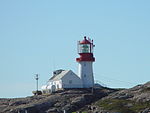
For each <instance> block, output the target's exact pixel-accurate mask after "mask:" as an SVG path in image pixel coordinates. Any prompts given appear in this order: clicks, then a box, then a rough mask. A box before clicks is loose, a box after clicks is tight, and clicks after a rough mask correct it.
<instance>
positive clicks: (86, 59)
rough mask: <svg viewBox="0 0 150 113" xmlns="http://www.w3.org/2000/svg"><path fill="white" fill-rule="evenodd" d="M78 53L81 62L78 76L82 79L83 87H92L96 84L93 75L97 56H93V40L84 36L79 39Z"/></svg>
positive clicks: (78, 59) (78, 60) (77, 59)
mask: <svg viewBox="0 0 150 113" xmlns="http://www.w3.org/2000/svg"><path fill="white" fill-rule="evenodd" d="M77 46H78V54H79V55H80V57H79V58H76V61H77V62H78V63H79V67H78V76H79V77H80V79H81V80H82V85H83V88H91V87H93V86H94V77H93V62H94V61H95V58H94V56H93V48H94V44H93V40H91V39H90V38H88V39H87V38H86V36H85V37H84V40H82V41H78V45H77Z"/></svg>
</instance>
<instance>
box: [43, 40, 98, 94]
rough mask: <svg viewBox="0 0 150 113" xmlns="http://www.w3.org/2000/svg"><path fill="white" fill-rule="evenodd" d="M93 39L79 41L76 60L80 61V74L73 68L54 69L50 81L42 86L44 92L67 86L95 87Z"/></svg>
mask: <svg viewBox="0 0 150 113" xmlns="http://www.w3.org/2000/svg"><path fill="white" fill-rule="evenodd" d="M93 47H94V45H93V40H92V41H91V40H90V39H86V37H84V40H83V41H79V42H78V54H79V55H80V57H79V58H77V59H76V61H77V62H78V63H79V68H78V75H76V74H75V73H74V72H72V71H71V70H68V71H67V70H57V71H54V73H53V76H52V77H51V78H50V80H49V81H48V83H47V84H46V85H44V86H42V91H43V92H45V93H46V92H53V91H56V90H60V89H65V88H91V87H94V76H93V62H94V61H95V58H94V57H93Z"/></svg>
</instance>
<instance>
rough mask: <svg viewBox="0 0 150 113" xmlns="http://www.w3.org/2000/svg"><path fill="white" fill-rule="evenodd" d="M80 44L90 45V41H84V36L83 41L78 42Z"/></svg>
mask: <svg viewBox="0 0 150 113" xmlns="http://www.w3.org/2000/svg"><path fill="white" fill-rule="evenodd" d="M80 44H91V41H90V40H87V39H86V36H84V40H82V41H81V42H80Z"/></svg>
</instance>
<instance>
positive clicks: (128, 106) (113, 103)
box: [97, 99, 150, 113]
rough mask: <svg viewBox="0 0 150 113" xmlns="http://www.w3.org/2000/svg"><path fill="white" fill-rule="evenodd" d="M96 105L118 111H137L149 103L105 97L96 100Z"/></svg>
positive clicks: (126, 112)
mask: <svg viewBox="0 0 150 113" xmlns="http://www.w3.org/2000/svg"><path fill="white" fill-rule="evenodd" d="M97 106H99V107H102V108H103V109H105V110H109V111H115V112H120V113H137V112H139V111H140V110H143V109H145V108H147V107H149V106H150V103H148V102H147V103H137V102H134V101H130V100H123V99H107V100H100V101H98V102H97Z"/></svg>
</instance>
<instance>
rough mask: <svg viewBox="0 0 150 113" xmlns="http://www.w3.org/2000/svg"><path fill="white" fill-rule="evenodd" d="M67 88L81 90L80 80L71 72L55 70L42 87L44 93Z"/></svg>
mask: <svg viewBox="0 0 150 113" xmlns="http://www.w3.org/2000/svg"><path fill="white" fill-rule="evenodd" d="M67 88H83V84H82V80H81V79H80V78H79V77H78V76H77V75H76V74H75V73H74V72H72V71H71V70H57V71H54V75H53V76H52V77H51V78H50V80H49V81H48V83H47V84H46V85H44V86H42V91H43V92H44V93H50V92H54V91H57V90H61V89H67Z"/></svg>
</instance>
